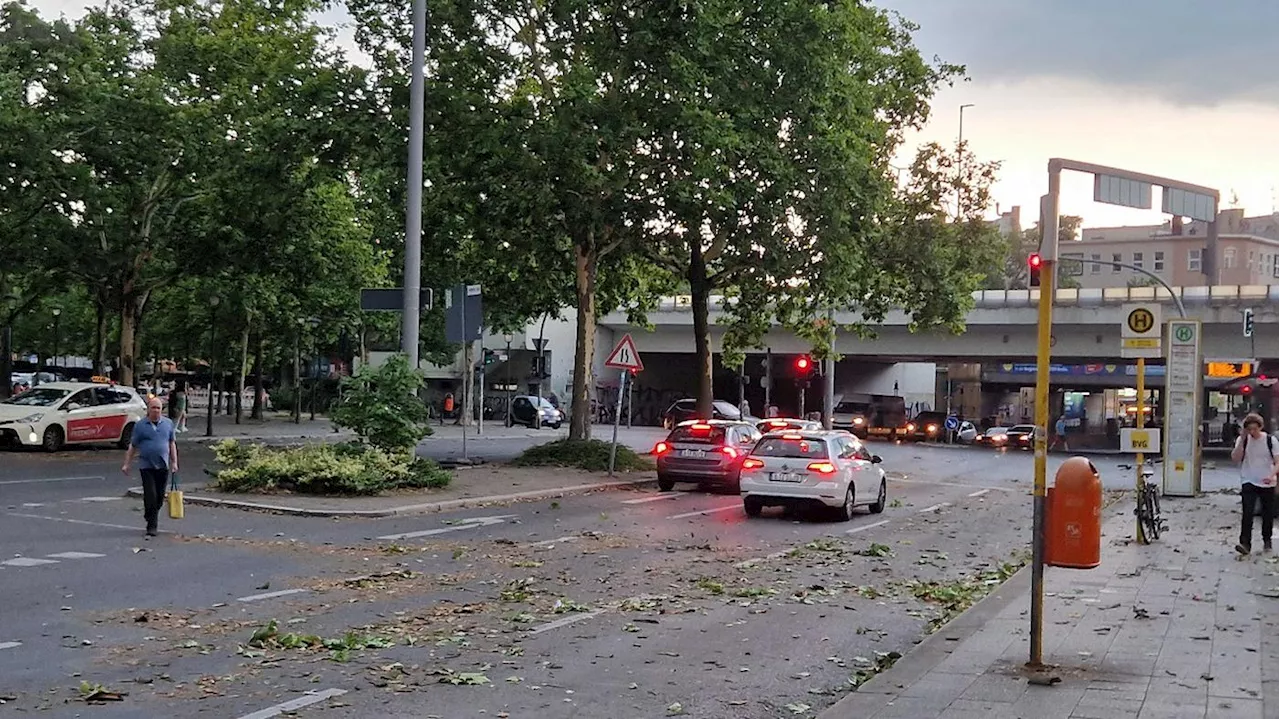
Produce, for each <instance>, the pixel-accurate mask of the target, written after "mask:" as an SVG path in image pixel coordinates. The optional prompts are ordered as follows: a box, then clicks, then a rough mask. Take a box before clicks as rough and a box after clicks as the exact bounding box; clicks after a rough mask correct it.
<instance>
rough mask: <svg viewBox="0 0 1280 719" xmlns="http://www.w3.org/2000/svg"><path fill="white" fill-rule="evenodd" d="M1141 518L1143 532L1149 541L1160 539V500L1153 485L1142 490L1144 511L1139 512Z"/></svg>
mask: <svg viewBox="0 0 1280 719" xmlns="http://www.w3.org/2000/svg"><path fill="white" fill-rule="evenodd" d="M1139 518H1140V519H1141V520H1142V530H1143V533H1144V534H1146V535H1147V541H1152V540H1155V539H1159V538H1160V499H1159V497H1157V496H1156V490H1155V488H1154V487H1152V486H1151V485H1147V486H1146V488H1144V489H1143V490H1142V509H1141V511H1140V512H1139Z"/></svg>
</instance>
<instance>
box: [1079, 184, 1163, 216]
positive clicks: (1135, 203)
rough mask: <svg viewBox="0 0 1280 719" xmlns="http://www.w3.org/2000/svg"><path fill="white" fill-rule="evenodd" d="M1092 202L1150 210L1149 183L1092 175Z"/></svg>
mask: <svg viewBox="0 0 1280 719" xmlns="http://www.w3.org/2000/svg"><path fill="white" fill-rule="evenodd" d="M1166 196H1167V194H1166ZM1093 201H1094V202H1105V203H1107V204H1108V205H1124V206H1125V207H1136V208H1138V209H1139V210H1150V209H1151V183H1149V182H1139V181H1138V180H1130V179H1129V178H1127V177H1117V176H1115V175H1094V176H1093Z"/></svg>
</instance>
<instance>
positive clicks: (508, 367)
mask: <svg viewBox="0 0 1280 719" xmlns="http://www.w3.org/2000/svg"><path fill="white" fill-rule="evenodd" d="M502 339H504V340H506V342H507V418H508V420H509V419H510V418H511V340H513V339H515V336H514V335H512V334H511V333H510V332H506V333H504V334H503V335H502Z"/></svg>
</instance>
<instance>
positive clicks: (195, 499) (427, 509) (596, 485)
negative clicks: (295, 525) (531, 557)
mask: <svg viewBox="0 0 1280 719" xmlns="http://www.w3.org/2000/svg"><path fill="white" fill-rule="evenodd" d="M657 481H658V480H657V478H656V477H647V478H645V479H624V480H615V481H612V482H593V483H591V484H576V485H572V486H569V487H555V488H552V489H533V490H529V491H527V492H514V493H512V494H495V495H491V496H488V497H467V498H464V499H446V500H443V501H440V502H422V503H419V504H405V505H401V506H398V507H388V508H386V509H310V508H307V507H290V506H287V505H276V504H266V503H264V502H247V501H244V500H240V499H217V498H214V497H205V496H202V495H199V494H188V495H186V496H184V497H183V501H184V502H185V503H187V504H195V505H202V506H208V507H228V508H231V509H242V510H249V511H256V512H274V513H276V514H288V515H292V516H296V517H365V518H371V519H372V518H377V517H395V516H399V515H405V514H430V513H433V512H443V511H446V510H450V509H463V508H466V507H477V506H482V505H486V504H493V503H495V502H511V501H517V500H521V499H543V498H548V497H562V496H564V495H566V494H578V493H582V492H591V491H594V490H597V489H618V488H623V487H634V486H637V485H641V484H653V483H654V482H657ZM125 496H128V497H141V496H142V487H130V488H129V489H128V491H126V492H125Z"/></svg>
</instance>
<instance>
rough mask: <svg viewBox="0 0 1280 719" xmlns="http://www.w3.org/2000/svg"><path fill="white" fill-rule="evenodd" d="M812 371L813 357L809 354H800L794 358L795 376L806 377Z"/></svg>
mask: <svg viewBox="0 0 1280 719" xmlns="http://www.w3.org/2000/svg"><path fill="white" fill-rule="evenodd" d="M812 372H813V359H812V358H811V357H809V355H800V356H799V357H797V358H796V376H797V377H808V376H809V375H810V373H812Z"/></svg>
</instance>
